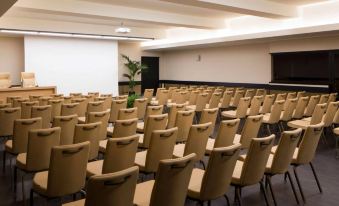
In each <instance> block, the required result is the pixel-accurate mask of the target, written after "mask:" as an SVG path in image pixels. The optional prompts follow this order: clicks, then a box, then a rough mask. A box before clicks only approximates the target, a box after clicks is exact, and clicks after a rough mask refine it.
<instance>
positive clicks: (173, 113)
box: [167, 104, 185, 128]
mask: <svg viewBox="0 0 339 206" xmlns="http://www.w3.org/2000/svg"><path fill="white" fill-rule="evenodd" d="M183 110H185V104H173V105H172V106H171V107H170V109H169V112H168V122H167V128H172V127H174V124H175V120H176V117H177V113H178V111H183Z"/></svg>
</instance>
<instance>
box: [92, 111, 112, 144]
mask: <svg viewBox="0 0 339 206" xmlns="http://www.w3.org/2000/svg"><path fill="white" fill-rule="evenodd" d="M109 114H110V112H109V111H103V112H90V113H88V114H87V119H86V123H96V122H101V125H100V129H99V134H98V138H99V140H105V139H107V127H108V120H109Z"/></svg>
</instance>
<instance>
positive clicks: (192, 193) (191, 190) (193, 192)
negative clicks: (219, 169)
mask: <svg viewBox="0 0 339 206" xmlns="http://www.w3.org/2000/svg"><path fill="white" fill-rule="evenodd" d="M204 174H205V171H204V170H202V169H198V168H195V169H193V171H192V175H191V179H190V182H189V185H188V192H187V195H188V196H189V197H190V198H193V199H198V200H199V199H200V190H201V185H202V180H203V178H204Z"/></svg>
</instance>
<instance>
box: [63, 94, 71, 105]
mask: <svg viewBox="0 0 339 206" xmlns="http://www.w3.org/2000/svg"><path fill="white" fill-rule="evenodd" d="M63 99H64V104H71V103H72V99H73V97H71V96H64V98H63Z"/></svg>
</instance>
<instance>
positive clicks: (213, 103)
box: [206, 93, 222, 109]
mask: <svg viewBox="0 0 339 206" xmlns="http://www.w3.org/2000/svg"><path fill="white" fill-rule="evenodd" d="M221 95H222V93H213V94H212V97H211V99H210V101H209V103H208V105H206V108H208V109H214V108H218V107H219V103H220V99H221V97H222V96H221Z"/></svg>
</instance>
